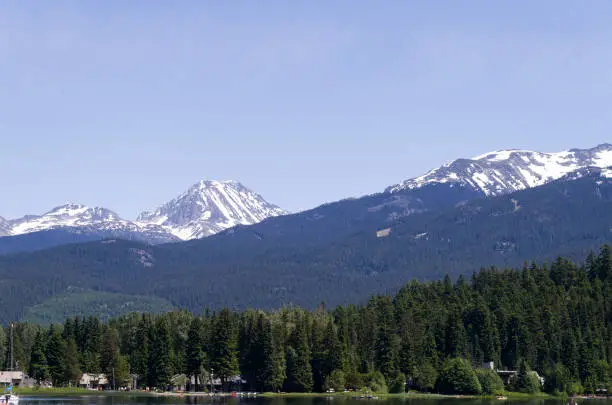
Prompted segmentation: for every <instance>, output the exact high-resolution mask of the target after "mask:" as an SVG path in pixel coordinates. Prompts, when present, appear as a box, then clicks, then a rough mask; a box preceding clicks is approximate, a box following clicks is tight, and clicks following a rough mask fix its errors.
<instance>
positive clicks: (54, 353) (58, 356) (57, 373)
mask: <svg viewBox="0 0 612 405" xmlns="http://www.w3.org/2000/svg"><path fill="white" fill-rule="evenodd" d="M48 334H49V338H48V341H47V347H46V349H47V350H46V353H45V354H46V358H47V365H48V366H49V376H50V377H51V382H52V383H53V385H54V386H59V385H62V384H63V383H64V382H65V381H64V376H65V374H64V370H65V369H66V366H65V364H64V355H65V352H66V349H65V344H64V340H63V339H62V335H61V333H60V331H59V330H58V328H57V327H55V326H54V325H52V326H51V327H50V328H49V332H48Z"/></svg>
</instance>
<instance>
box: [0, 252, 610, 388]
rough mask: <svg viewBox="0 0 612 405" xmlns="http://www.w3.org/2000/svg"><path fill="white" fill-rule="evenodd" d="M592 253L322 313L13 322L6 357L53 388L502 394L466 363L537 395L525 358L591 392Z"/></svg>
mask: <svg viewBox="0 0 612 405" xmlns="http://www.w3.org/2000/svg"><path fill="white" fill-rule="evenodd" d="M600 256H602V255H601V254H598V255H595V254H593V255H590V256H589V257H590V258H589V259H587V264H586V265H585V266H581V265H577V264H574V263H572V262H570V261H568V260H564V259H558V260H556V261H554V262H553V263H551V264H550V265H549V266H537V265H535V264H534V265H526V266H524V268H522V269H520V270H504V271H500V270H497V269H483V270H482V271H480V272H479V273H476V274H474V275H473V276H472V277H471V278H470V279H469V280H468V279H459V280H457V281H456V282H455V283H453V282H452V280H451V279H450V277H448V278H446V279H445V280H444V281H438V282H430V283H421V282H416V281H413V282H410V283H408V284H407V285H405V286H404V287H402V288H401V289H400V290H399V291H397V293H396V294H395V295H394V296H393V297H391V296H375V297H372V299H370V300H369V301H368V302H366V303H364V304H362V305H347V306H343V307H337V308H335V309H334V310H332V311H327V310H326V309H325V308H324V307H323V306H320V307H318V308H317V309H316V310H313V311H307V310H304V309H300V308H297V307H293V306H289V307H283V308H281V309H278V310H276V311H267V312H266V311H262V310H246V311H232V310H229V309H224V310H220V311H218V312H213V311H209V310H204V311H203V312H201V314H200V315H199V316H194V315H192V314H191V313H189V312H187V311H174V312H169V313H164V314H137V313H133V314H127V315H123V316H120V317H118V318H115V319H111V320H108V321H107V322H101V321H100V319H98V318H96V317H74V318H69V319H66V320H65V322H63V326H60V325H53V326H50V327H46V328H45V327H42V326H40V325H34V324H29V323H17V324H16V325H15V328H14V330H15V336H14V341H15V358H16V360H17V362H18V366H19V367H20V368H21V369H23V370H27V371H29V373H30V375H31V376H33V377H34V378H36V379H38V380H45V379H48V378H51V379H53V381H54V382H55V383H56V385H58V386H62V385H67V384H69V383H74V381H76V378H77V375H78V374H79V372H80V371H82V372H90V373H98V372H104V373H106V374H107V375H108V377H109V379H111V382H112V377H113V376H112V374H113V372H114V375H115V385H116V386H121V385H124V384H125V383H126V382H127V379H128V373H129V372H130V371H131V372H133V373H134V374H136V375H137V376H138V384H139V385H140V386H147V385H148V386H149V387H158V388H164V387H167V386H168V385H169V384H170V382H171V381H170V379H171V376H172V375H175V374H181V373H185V374H188V373H191V374H192V375H198V376H200V385H202V382H205V383H208V382H209V376H210V372H211V370H212V372H213V373H214V376H215V377H221V378H222V379H223V382H224V385H225V387H224V388H225V389H230V381H229V380H230V378H231V377H234V376H236V375H242V376H243V377H244V378H245V379H246V380H247V382H248V387H231V389H249V390H257V391H279V390H285V391H292V392H310V391H323V390H325V389H326V388H328V387H329V386H332V384H333V385H334V386H339V385H341V384H340V383H341V382H342V381H341V380H342V379H343V380H344V381H343V383H344V385H346V386H347V387H348V388H354V389H362V388H365V387H369V389H370V390H375V391H376V392H387V391H391V392H395V391H401V390H402V389H403V380H404V379H405V378H406V377H407V382H408V383H409V384H410V387H411V388H418V389H419V390H421V391H430V392H433V391H436V387H437V391H439V392H445V393H459V392H461V393H475V392H480V390H482V392H485V393H499V392H500V383H499V379H498V378H497V377H496V376H495V375H494V373H492V372H485V371H481V370H477V371H476V373H474V372H473V371H472V369H471V366H470V364H482V363H483V362H486V361H492V362H493V363H494V364H496V366H497V367H498V368H499V369H502V370H503V369H510V370H512V369H516V368H518V370H519V374H518V375H517V376H516V377H515V378H514V381H512V386H511V387H509V388H511V389H514V390H517V391H521V392H527V393H532V392H537V391H538V390H539V381H537V380H536V378H535V375H534V374H533V373H532V372H531V371H530V370H529V367H528V366H527V364H530V365H533V368H534V370H536V371H537V372H538V373H539V374H540V375H544V376H545V377H546V379H545V381H546V386H545V390H546V391H547V392H550V393H562V392H566V393H568V394H572V393H582V392H584V393H589V392H594V391H595V390H596V389H597V388H599V387H606V386H607V385H609V384H610V379H609V373H610V367H609V365H608V363H607V359H609V358H612V352H611V351H612V339H611V338H610V336H612V323H611V322H612V312H611V311H612V308H611V307H610V305H609V297H610V296H612V280H610V279H609V277H608V278H606V279H605V280H601V279H600V276H601V275H602V274H609V273H606V272H605V271H603V270H602V268H605V266H608V264H607V261H606V259H605V257H604V258H602V259H599V257H600ZM602 266H603V267H602ZM606 277H607V276H606ZM5 335H6V334H5ZM5 338H6V336H5ZM457 354H460V356H459V357H456V355H457ZM402 374H403V375H405V376H406V377H404V376H403V375H402ZM436 381H437V382H438V384H436ZM190 388H193V387H190ZM199 388H200V389H201V388H205V387H199ZM525 395H530V394H525Z"/></svg>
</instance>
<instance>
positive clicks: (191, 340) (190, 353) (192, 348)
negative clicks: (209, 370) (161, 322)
mask: <svg viewBox="0 0 612 405" xmlns="http://www.w3.org/2000/svg"><path fill="white" fill-rule="evenodd" d="M202 334H203V332H202V321H201V320H200V318H199V317H195V318H193V319H192V321H191V325H190V327H189V333H188V338H187V354H186V357H187V369H186V370H185V371H186V374H187V375H188V376H193V377H194V378H195V381H196V384H198V381H199V380H198V377H199V375H200V371H201V369H202V366H203V364H204V351H203V350H202V348H203V342H202Z"/></svg>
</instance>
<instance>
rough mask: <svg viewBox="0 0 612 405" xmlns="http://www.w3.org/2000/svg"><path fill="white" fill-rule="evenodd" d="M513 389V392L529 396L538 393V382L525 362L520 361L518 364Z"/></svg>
mask: <svg viewBox="0 0 612 405" xmlns="http://www.w3.org/2000/svg"><path fill="white" fill-rule="evenodd" d="M513 387H514V390H515V391H518V392H524V393H529V394H534V393H536V392H538V391H540V381H539V380H538V379H537V377H536V376H535V375H534V374H533V372H532V371H531V369H530V368H529V365H528V364H527V362H526V361H525V360H521V362H520V363H519V369H518V373H517V375H516V378H515V381H514V384H513Z"/></svg>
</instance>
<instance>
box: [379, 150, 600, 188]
mask: <svg viewBox="0 0 612 405" xmlns="http://www.w3.org/2000/svg"><path fill="white" fill-rule="evenodd" d="M609 166H612V145H610V144H602V145H599V146H596V147H594V148H591V149H571V150H568V151H563V152H557V153H542V152H534V151H529V150H519V149H507V150H498V151H494V152H489V153H485V154H482V155H478V156H475V157H473V158H471V159H457V160H454V161H452V162H450V163H448V164H445V165H443V166H441V167H439V168H436V169H433V170H430V171H429V172H427V173H425V174H424V175H422V176H419V177H415V178H413V179H409V180H406V181H404V182H402V183H400V184H396V185H394V186H391V187H388V188H387V190H386V191H388V192H396V191H400V190H406V189H415V188H420V187H423V186H425V185H428V184H440V183H449V184H460V185H464V186H468V187H472V188H474V189H476V190H478V191H480V192H482V193H483V194H484V195H486V196H494V195H500V194H506V193H510V192H513V191H517V190H522V189H525V188H530V187H537V186H540V185H543V184H546V183H548V182H551V181H553V180H557V179H559V178H561V177H563V176H565V175H567V174H569V173H571V172H574V171H576V170H579V169H581V168H586V167H598V168H606V167H609Z"/></svg>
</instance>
